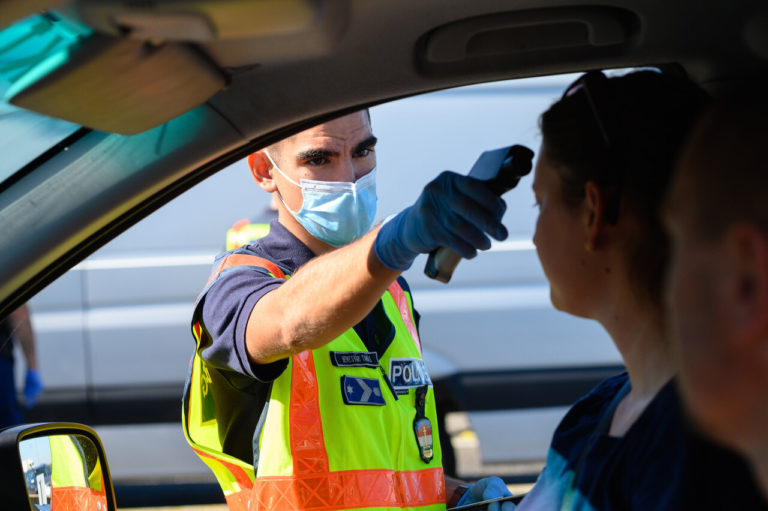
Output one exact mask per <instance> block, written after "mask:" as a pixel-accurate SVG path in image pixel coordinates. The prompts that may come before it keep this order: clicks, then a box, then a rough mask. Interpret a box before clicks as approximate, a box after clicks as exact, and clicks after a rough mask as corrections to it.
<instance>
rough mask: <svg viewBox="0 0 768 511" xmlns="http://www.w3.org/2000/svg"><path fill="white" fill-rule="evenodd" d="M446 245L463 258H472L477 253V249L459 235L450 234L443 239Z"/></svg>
mask: <svg viewBox="0 0 768 511" xmlns="http://www.w3.org/2000/svg"><path fill="white" fill-rule="evenodd" d="M443 246H446V247H448V248H450V249H452V250H453V251H454V252H456V253H457V254H459V255H460V256H461V257H463V258H464V259H472V258H473V257H475V256H476V255H477V249H476V248H475V247H474V246H472V245H471V244H470V243H467V242H466V241H465V240H464V239H462V238H461V237H459V236H456V235H453V234H450V235H449V236H447V239H446V240H445V244H444V245H443Z"/></svg>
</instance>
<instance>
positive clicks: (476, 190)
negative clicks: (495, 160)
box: [454, 176, 504, 213]
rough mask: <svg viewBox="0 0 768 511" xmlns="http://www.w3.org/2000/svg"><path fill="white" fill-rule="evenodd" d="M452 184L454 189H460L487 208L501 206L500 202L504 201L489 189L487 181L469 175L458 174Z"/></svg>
mask: <svg viewBox="0 0 768 511" xmlns="http://www.w3.org/2000/svg"><path fill="white" fill-rule="evenodd" d="M454 184H455V187H456V189H458V190H460V191H461V193H462V194H464V195H466V196H467V197H469V198H471V199H472V200H474V201H475V202H478V203H480V204H485V205H487V207H488V208H489V209H495V208H499V207H503V206H501V204H500V202H501V203H503V202H504V201H502V200H501V198H500V197H499V196H498V195H496V194H495V193H494V192H492V191H491V189H490V188H489V187H488V183H487V182H485V181H480V180H479V179H475V178H472V177H469V176H460V179H457V180H456V181H455V183H454ZM502 213H503V210H502Z"/></svg>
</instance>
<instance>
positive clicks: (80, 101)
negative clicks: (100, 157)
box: [5, 34, 226, 135]
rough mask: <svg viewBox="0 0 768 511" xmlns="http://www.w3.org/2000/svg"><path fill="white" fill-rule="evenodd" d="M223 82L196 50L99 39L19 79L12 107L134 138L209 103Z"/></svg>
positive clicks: (10, 91)
mask: <svg viewBox="0 0 768 511" xmlns="http://www.w3.org/2000/svg"><path fill="white" fill-rule="evenodd" d="M225 84H226V81H225V76H224V75H223V74H222V73H221V71H220V70H219V69H218V68H217V67H216V66H215V65H214V64H213V63H212V62H211V61H210V60H209V59H207V58H206V57H205V56H203V55H201V54H200V53H199V52H197V51H196V50H195V49H194V48H192V47H189V46H186V45H184V44H178V43H166V44H160V45H152V44H150V43H146V42H142V41H136V40H132V39H119V38H113V37H109V36H104V35H98V34H94V35H91V36H89V37H87V38H85V39H84V40H83V41H82V42H80V43H78V44H77V45H75V46H72V47H70V48H67V49H66V50H62V51H61V52H58V53H55V54H53V55H51V56H49V57H48V58H46V59H45V60H43V61H42V62H40V63H39V64H37V65H36V66H35V67H33V68H32V69H31V70H29V71H28V72H27V73H26V74H25V75H24V76H22V77H21V78H20V79H19V80H17V81H16V82H15V83H14V84H13V86H12V87H11V88H10V89H8V91H7V92H6V97H5V100H6V101H8V102H9V103H11V104H13V105H16V106H19V107H22V108H26V109H28V110H32V111H35V112H39V113H41V114H43V115H47V116H50V117H56V118H59V119H64V120H67V121H71V122H74V123H77V124H80V125H82V126H87V127H90V128H94V129H97V130H100V131H107V132H112V133H120V134H123V135H131V134H134V133H139V132H141V131H145V130H148V129H150V128H153V127H155V126H158V125H160V124H163V123H165V122H167V121H169V120H170V119H173V118H174V117H177V116H179V115H181V114H182V113H184V112H186V111H188V110H190V109H192V108H194V107H196V106H198V105H200V104H202V103H204V102H205V101H206V100H208V98H210V97H211V96H212V95H213V94H215V93H216V92H217V91H219V90H221V89H222V88H223V87H224V86H225Z"/></svg>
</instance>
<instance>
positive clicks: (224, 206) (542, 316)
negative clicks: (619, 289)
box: [18, 75, 621, 505]
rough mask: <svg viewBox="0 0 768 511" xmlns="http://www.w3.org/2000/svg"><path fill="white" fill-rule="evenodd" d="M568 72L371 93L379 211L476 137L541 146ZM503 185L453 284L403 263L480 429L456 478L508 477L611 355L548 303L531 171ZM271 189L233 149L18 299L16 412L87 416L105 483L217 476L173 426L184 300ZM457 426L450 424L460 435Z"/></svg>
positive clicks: (439, 383) (604, 342) (391, 208)
mask: <svg viewBox="0 0 768 511" xmlns="http://www.w3.org/2000/svg"><path fill="white" fill-rule="evenodd" d="M572 79H573V76H571V75H563V76H556V77H547V78H533V79H524V80H515V81H507V82H499V83H494V84H484V85H478V86H471V87H464V88H459V89H453V90H446V91H442V92H437V93H432V94H428V95H423V96H417V97H412V98H408V99H404V100H400V101H396V102H392V103H388V104H384V105H381V106H377V107H375V108H372V109H371V118H372V125H373V130H374V133H375V134H376V136H377V137H378V138H379V143H378V145H377V147H376V152H377V159H378V165H377V179H378V182H377V186H378V193H379V197H380V199H379V209H378V216H379V217H380V218H384V217H385V216H387V215H389V214H391V213H395V212H397V211H399V210H400V209H402V208H403V207H405V206H407V205H409V204H411V203H412V202H413V201H414V200H415V199H416V197H417V196H418V193H419V191H420V190H421V187H422V186H423V185H424V184H426V183H427V182H428V181H429V180H431V179H432V178H433V177H434V176H436V175H437V174H438V173H439V172H440V171H442V170H445V169H450V170H454V171H457V172H462V173H465V172H467V171H468V170H469V168H470V167H471V166H472V164H473V163H474V161H475V159H476V158H477V157H478V156H479V155H480V153H481V152H482V151H485V150H488V149H495V148H498V147H502V146H507V145H511V144H515V143H518V144H524V145H527V146H528V147H530V148H532V149H534V150H535V151H536V150H538V144H539V135H538V125H537V122H538V116H539V115H540V114H541V113H542V112H543V111H544V110H545V109H546V108H547V107H548V106H549V105H550V104H551V103H552V102H553V101H554V100H556V99H557V98H558V97H559V95H560V94H561V93H562V91H563V90H564V88H565V87H566V86H567V84H568V83H570V82H571V80H572ZM157 150H158V151H161V150H162V148H161V147H158V148H157ZM406 182H407V186H405V183H406ZM505 199H506V201H507V204H508V210H507V213H506V216H505V224H506V225H507V227H508V228H509V232H510V237H509V239H508V240H507V241H505V242H503V243H496V244H495V245H494V246H493V247H492V248H491V249H490V250H489V251H488V252H485V253H481V254H480V255H479V256H478V257H476V258H475V259H473V260H470V261H462V262H461V263H460V265H459V267H458V269H457V270H456V272H455V274H454V276H453V278H452V280H451V282H450V283H449V284H442V283H440V282H437V281H433V280H430V279H428V278H427V277H426V276H424V274H423V268H424V263H425V258H424V257H422V258H419V259H417V261H416V262H415V263H414V265H413V267H412V268H411V269H410V270H409V271H408V272H407V273H406V274H405V276H406V278H407V280H408V282H409V283H410V286H411V289H412V291H413V296H414V303H415V306H416V308H417V310H418V311H419V312H420V313H421V324H420V333H421V339H422V342H423V345H424V358H425V360H426V362H427V365H428V367H429V370H430V374H431V377H432V380H433V382H434V383H435V386H436V389H437V391H438V393H439V396H440V398H439V401H440V402H439V405H438V406H439V407H442V409H443V410H444V411H462V412H466V413H467V415H466V417H468V419H469V424H470V427H471V429H472V431H473V432H474V435H475V436H476V438H477V440H478V441H479V453H480V456H481V459H482V463H483V465H482V466H475V465H471V464H468V463H464V464H462V463H461V461H462V460H460V463H459V466H458V470H459V475H460V476H466V477H474V476H476V475H479V473H481V472H484V471H490V472H497V473H501V474H502V475H506V476H512V475H513V472H512V468H511V466H510V465H509V464H520V463H529V462H533V463H534V465H535V464H536V463H540V462H541V461H542V460H543V459H544V456H545V453H546V448H547V446H548V444H549V441H550V437H551V434H552V431H553V430H554V427H555V426H556V424H557V422H558V421H559V419H560V418H561V416H562V414H563V413H564V411H565V409H566V407H567V406H568V405H569V404H570V403H572V402H573V401H574V400H575V399H576V398H577V397H579V396H580V395H582V394H584V393H585V392H586V391H587V390H589V389H590V388H591V387H592V386H594V385H595V384H596V383H597V382H598V381H600V380H601V379H602V378H604V377H606V376H608V375H610V374H614V373H616V372H618V371H620V370H621V365H620V364H621V360H620V357H619V355H618V353H617V351H616V350H615V348H614V346H613V344H612V342H611V341H610V339H609V338H608V336H607V334H606V333H605V332H604V331H603V330H602V328H601V327H600V326H599V325H598V324H597V323H596V322H592V321H586V320H581V319H577V318H574V317H572V316H569V315H566V314H563V313H560V312H557V311H555V310H554V309H553V308H552V306H551V304H550V300H549V288H548V285H547V282H546V280H545V278H544V276H543V273H542V271H541V268H540V266H539V262H538V259H537V257H536V253H535V249H534V247H533V245H532V243H531V237H532V233H533V228H534V222H535V218H536V211H535V210H534V208H533V207H532V205H533V202H534V199H533V194H532V192H531V177H530V176H528V177H526V178H523V179H522V180H521V182H520V184H519V186H518V188H516V189H515V190H513V191H511V192H509V193H508V194H507V195H506V196H505ZM268 202H269V196H268V195H267V194H265V193H264V192H262V191H261V190H260V189H259V188H258V187H257V186H256V184H255V183H254V182H253V181H252V179H251V177H250V174H249V172H248V169H247V167H246V164H245V162H240V163H236V164H234V165H232V166H231V167H230V168H228V169H226V170H223V171H221V172H218V173H217V174H215V175H214V176H212V177H210V178H209V179H208V180H207V181H205V182H203V183H202V184H200V185H198V186H195V187H194V188H192V189H191V190H190V191H188V192H187V193H185V194H183V195H182V196H180V197H179V198H177V199H176V200H174V201H172V202H171V203H170V204H168V205H167V206H165V207H163V208H162V209H160V210H159V211H157V212H156V213H154V214H153V215H151V216H149V217H148V218H146V219H145V220H143V221H142V222H140V223H139V224H138V225H136V226H134V227H133V228H131V229H129V230H128V231H126V232H125V233H124V234H122V235H120V236H119V237H117V238H116V239H114V240H113V241H112V242H111V243H109V244H108V245H106V246H104V247H103V248H102V249H101V250H99V251H98V252H96V253H95V254H93V255H92V256H91V257H89V258H88V259H87V260H85V261H84V262H83V263H81V264H79V265H78V266H77V267H75V268H74V269H72V270H71V271H69V272H68V273H67V274H66V275H64V276H63V277H62V278H60V279H58V280H57V281H56V282H54V283H53V284H51V285H50V286H49V287H48V288H46V289H45V290H44V291H42V292H41V293H39V294H38V295H37V296H36V297H35V298H34V299H33V300H32V301H31V303H30V307H31V310H32V313H33V316H32V319H33V325H34V328H35V331H36V333H37V338H38V358H39V361H40V366H41V370H42V377H43V380H44V383H45V385H46V388H45V392H44V393H43V395H42V396H41V398H40V402H39V405H38V406H37V407H36V408H35V409H33V410H31V411H30V412H29V413H28V414H27V419H28V420H30V421H32V420H67V421H75V422H83V423H87V424H89V425H91V426H94V427H95V429H96V430H97V432H98V433H99V435H100V436H101V439H102V441H103V443H104V445H105V447H106V450H107V451H108V452H109V456H110V468H111V470H112V476H113V479H114V481H115V486H116V489H117V492H118V497H119V496H120V492H121V485H143V484H144V483H148V482H149V483H158V482H164V483H177V484H181V483H185V482H200V481H206V482H209V483H211V484H214V483H213V481H214V480H213V477H212V476H211V475H210V474H209V472H208V469H207V468H206V467H205V466H204V465H203V464H202V462H200V461H199V460H198V459H197V458H196V456H195V455H194V454H193V453H192V451H191V450H190V449H189V448H188V447H187V445H186V443H185V441H184V438H183V434H182V431H181V425H180V403H181V392H182V385H183V382H184V378H185V375H186V371H187V363H188V361H189V358H190V356H191V354H192V352H193V349H194V341H193V339H192V336H191V334H190V328H189V321H190V316H191V313H192V303H193V301H194V299H195V297H196V295H197V293H198V292H199V291H200V290H201V289H202V287H203V284H204V283H205V281H206V279H207V277H208V273H209V271H210V269H211V263H212V261H213V257H214V255H215V254H216V253H217V252H218V251H220V250H222V249H223V247H224V239H225V232H226V230H227V229H228V228H229V227H230V226H231V225H232V224H233V223H234V222H235V221H236V220H238V219H241V218H245V217H250V216H253V215H255V214H257V213H259V212H261V211H262V210H264V209H265V208H266V207H267V205H268ZM21 358H22V357H18V359H21ZM138 360H142V361H143V362H141V363H139V361H138ZM137 368H138V369H137ZM18 375H19V376H21V375H23V371H22V370H19V372H18ZM475 436H473V435H469V438H471V439H472V438H475ZM467 437H468V435H466V434H465V435H463V436H462V435H459V436H458V437H455V438H454V440H455V441H456V445H458V441H459V440H460V439H461V438H467ZM137 454H140V455H137ZM139 460H140V464H139ZM529 472H530V471H529ZM169 474H173V479H168V477H169ZM524 475H525V476H526V477H528V478H530V477H532V476H533V475H535V474H530V473H527V474H524ZM198 486H199V485H198ZM199 501H200V499H198V502H199ZM125 503H126V501H123V505H125Z"/></svg>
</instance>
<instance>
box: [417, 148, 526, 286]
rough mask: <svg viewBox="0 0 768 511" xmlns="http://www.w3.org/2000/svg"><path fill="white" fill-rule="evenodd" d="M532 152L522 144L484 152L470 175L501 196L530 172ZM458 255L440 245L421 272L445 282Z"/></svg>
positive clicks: (456, 263)
mask: <svg viewBox="0 0 768 511" xmlns="http://www.w3.org/2000/svg"><path fill="white" fill-rule="evenodd" d="M532 165H533V151H531V150H530V149H528V148H527V147H525V146H522V145H513V146H509V147H502V148H501V149H495V150H493V151H485V152H483V153H482V154H481V155H480V157H479V158H478V159H477V161H476V162H475V164H474V165H473V166H472V169H471V170H470V171H469V174H468V175H469V176H470V177H474V178H476V179H479V180H481V181H485V182H486V185H487V186H488V188H490V189H491V191H493V193H495V194H496V195H498V196H499V197H501V196H502V195H503V194H505V193H506V192H508V191H509V190H511V189H512V188H514V187H515V186H517V183H518V182H519V181H520V178H522V177H523V176H525V175H527V174H528V173H529V172H530V171H531V167H532ZM459 261H461V256H460V255H459V254H457V253H456V252H455V251H453V250H452V249H450V248H448V247H440V248H437V249H435V250H433V251H432V252H430V253H429V258H427V265H426V266H425V267H424V273H426V274H427V277H429V278H432V279H435V280H439V281H440V282H448V281H449V280H451V277H452V276H453V270H455V269H456V266H458V264H459Z"/></svg>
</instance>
